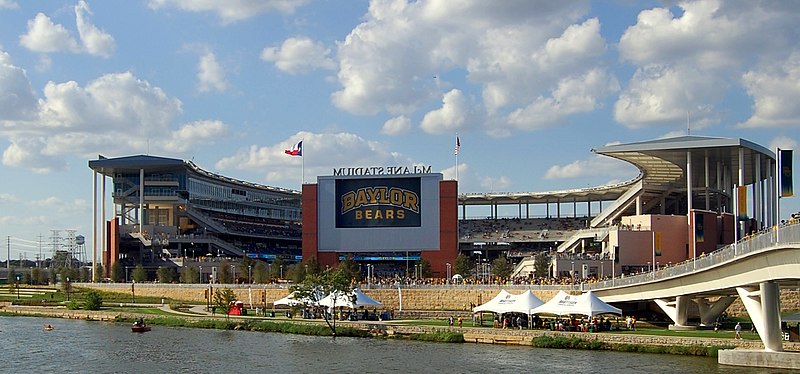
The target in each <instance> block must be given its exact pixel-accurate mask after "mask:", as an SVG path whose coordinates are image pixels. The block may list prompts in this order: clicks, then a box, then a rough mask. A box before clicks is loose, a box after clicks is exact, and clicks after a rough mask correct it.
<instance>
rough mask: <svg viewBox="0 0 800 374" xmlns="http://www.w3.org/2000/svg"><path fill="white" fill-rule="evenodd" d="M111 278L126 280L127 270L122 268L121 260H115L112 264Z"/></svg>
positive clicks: (113, 279) (117, 280)
mask: <svg viewBox="0 0 800 374" xmlns="http://www.w3.org/2000/svg"><path fill="white" fill-rule="evenodd" d="M110 275H111V276H110V278H111V281H112V282H125V281H127V279H125V270H124V269H123V268H122V264H120V263H119V261H114V263H113V264H111V274H110Z"/></svg>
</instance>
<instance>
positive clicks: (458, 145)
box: [453, 136, 461, 156]
mask: <svg viewBox="0 0 800 374" xmlns="http://www.w3.org/2000/svg"><path fill="white" fill-rule="evenodd" d="M459 148H461V139H459V138H458V137H457V136H456V149H455V151H453V154H454V155H456V156H458V149H459Z"/></svg>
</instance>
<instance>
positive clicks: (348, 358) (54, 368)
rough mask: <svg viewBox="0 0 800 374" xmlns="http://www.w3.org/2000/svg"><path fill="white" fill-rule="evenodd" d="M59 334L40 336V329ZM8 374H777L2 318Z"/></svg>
mask: <svg viewBox="0 0 800 374" xmlns="http://www.w3.org/2000/svg"><path fill="white" fill-rule="evenodd" d="M47 323H50V324H52V325H53V326H55V327H56V329H55V330H53V331H44V330H43V328H42V327H43V326H44V324H47ZM0 349H2V352H3V354H2V356H3V357H5V358H6V359H5V360H4V361H5V362H4V363H3V366H4V367H3V369H4V371H6V372H22V371H23V370H24V371H29V372H30V371H32V372H94V373H111V372H113V373H134V372H136V373H142V372H147V373H165V372H169V373H175V372H192V373H210V372H218V373H219V372H281V373H316V372H322V371H327V372H345V373H356V372H357V373H385V372H397V373H487V372H488V373H522V372H532V373H542V372H544V373H568V374H580V373H636V374H641V373H754V372H755V373H758V372H761V373H782V372H787V373H788V371H780V370H754V369H749V368H737V367H726V366H719V365H717V363H716V359H713V358H700V357H683V356H671V355H649V354H632V353H618V352H595V351H573V350H555V349H536V348H529V347H514V346H502V345H478V344H441V343H423V342H411V341H398V340H389V339H356V338H337V339H336V340H333V339H331V338H325V337H311V336H302V335H284V334H276V333H257V332H247V331H221V330H203V329H186V328H167V327H160V326H153V330H152V331H151V332H148V333H144V334H135V333H131V332H130V327H129V326H128V325H126V324H113V323H104V322H86V321H75V320H60V319H48V318H32V317H0Z"/></svg>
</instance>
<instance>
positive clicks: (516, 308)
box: [473, 290, 544, 314]
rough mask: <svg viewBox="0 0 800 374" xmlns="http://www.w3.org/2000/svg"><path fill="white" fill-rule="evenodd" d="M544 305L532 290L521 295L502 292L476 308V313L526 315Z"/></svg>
mask: <svg viewBox="0 0 800 374" xmlns="http://www.w3.org/2000/svg"><path fill="white" fill-rule="evenodd" d="M542 304H544V302H542V300H539V298H538V297H536V295H534V294H533V293H532V292H531V290H527V291H525V292H523V293H521V294H519V295H514V294H511V293H509V292H508V291H506V290H500V293H498V294H497V296H495V297H494V298H493V299H491V300H489V301H488V302H486V303H484V304H482V305H479V306H476V307H475V308H474V309H473V311H474V312H476V313H477V312H493V313H500V314H502V313H525V314H528V312H529V311H530V310H531V309H533V308H536V307H538V306H539V305H542Z"/></svg>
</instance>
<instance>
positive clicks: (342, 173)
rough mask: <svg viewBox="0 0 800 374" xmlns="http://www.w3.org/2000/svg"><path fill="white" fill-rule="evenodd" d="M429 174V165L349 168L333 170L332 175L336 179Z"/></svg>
mask: <svg viewBox="0 0 800 374" xmlns="http://www.w3.org/2000/svg"><path fill="white" fill-rule="evenodd" d="M430 172H431V167H430V165H428V166H424V165H414V166H411V167H408V166H363V167H351V168H338V169H333V175H334V176H337V177H347V176H362V175H403V174H428V173H430Z"/></svg>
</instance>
